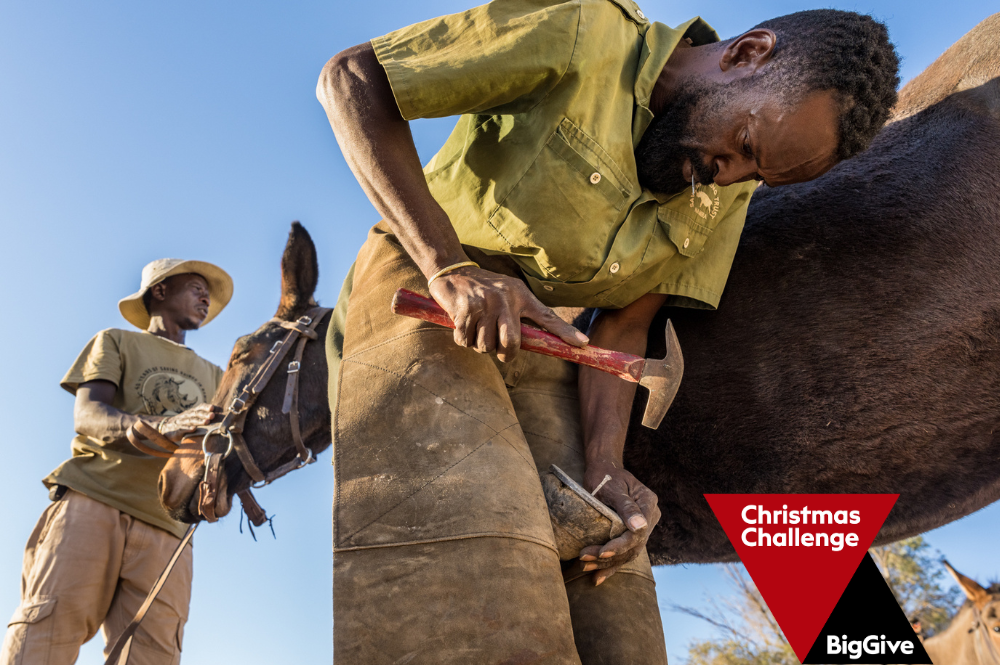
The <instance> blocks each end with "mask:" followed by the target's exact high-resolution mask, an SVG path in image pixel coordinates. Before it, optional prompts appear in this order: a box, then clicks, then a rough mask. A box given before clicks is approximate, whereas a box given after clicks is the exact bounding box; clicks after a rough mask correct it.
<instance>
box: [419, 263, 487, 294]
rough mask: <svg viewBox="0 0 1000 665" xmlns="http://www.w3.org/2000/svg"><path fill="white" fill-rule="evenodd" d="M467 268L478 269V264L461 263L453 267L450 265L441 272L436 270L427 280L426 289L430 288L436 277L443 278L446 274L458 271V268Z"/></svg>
mask: <svg viewBox="0 0 1000 665" xmlns="http://www.w3.org/2000/svg"><path fill="white" fill-rule="evenodd" d="M469 267H472V268H478V267H479V264H478V263H476V262H475V261H462V262H461V263H455V264H453V265H450V266H448V267H447V268H442V269H441V270H438V271H437V272H436V273H434V274H433V275H431V276H430V278H428V280H427V288H430V287H431V284H433V283H434V280H435V279H437V278H438V277H444V276H445V275H447V274H448V273H450V272H452V271H454V270H458V269H459V268H469Z"/></svg>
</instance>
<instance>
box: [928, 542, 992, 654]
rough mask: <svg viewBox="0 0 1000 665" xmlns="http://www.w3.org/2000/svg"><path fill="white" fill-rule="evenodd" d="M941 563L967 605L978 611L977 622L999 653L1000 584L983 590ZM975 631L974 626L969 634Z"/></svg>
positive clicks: (971, 580) (976, 627) (970, 579)
mask: <svg viewBox="0 0 1000 665" xmlns="http://www.w3.org/2000/svg"><path fill="white" fill-rule="evenodd" d="M942 563H943V564H944V567H945V569H946V570H947V571H948V572H949V573H951V576H952V577H954V578H955V581H956V582H958V585H959V586H960V587H961V588H962V592H963V593H965V597H966V598H968V599H969V603H970V604H971V605H972V606H973V607H975V608H976V609H977V610H978V611H979V618H978V621H980V622H982V624H983V627H985V628H986V632H987V633H988V634H989V636H990V641H991V642H993V648H994V649H995V650H996V652H997V653H1000V584H992V585H990V587H989V588H988V589H984V588H983V587H982V586H981V585H980V584H979V583H978V582H976V581H975V580H974V579H972V578H969V577H966V576H965V575H963V574H962V573H960V572H958V571H957V570H955V569H954V568H952V567H951V564H949V563H948V562H947V561H943V562H942ZM976 629H979V626H974V627H973V628H972V629H971V630H970V631H969V633H970V634H971V633H972V632H973V631H974V630H976Z"/></svg>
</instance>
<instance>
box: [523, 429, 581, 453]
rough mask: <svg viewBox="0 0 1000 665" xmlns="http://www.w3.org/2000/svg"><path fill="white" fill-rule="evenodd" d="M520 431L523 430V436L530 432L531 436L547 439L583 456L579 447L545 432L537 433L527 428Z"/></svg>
mask: <svg viewBox="0 0 1000 665" xmlns="http://www.w3.org/2000/svg"><path fill="white" fill-rule="evenodd" d="M521 431H522V432H524V435H525V436H527V435H529V434H530V435H531V436H537V437H538V438H539V439H546V440H548V441H552V442H553V443H557V444H559V445H560V446H562V447H563V448H565V449H566V450H572V451H573V452H575V453H579V455H580V457H583V451H582V450H580V449H579V448H575V447H573V446H571V445H569V444H567V443H565V442H564V441H563V440H562V439H557V438H555V437H553V436H546V435H545V434H539V433H538V432H531V431H529V430H521Z"/></svg>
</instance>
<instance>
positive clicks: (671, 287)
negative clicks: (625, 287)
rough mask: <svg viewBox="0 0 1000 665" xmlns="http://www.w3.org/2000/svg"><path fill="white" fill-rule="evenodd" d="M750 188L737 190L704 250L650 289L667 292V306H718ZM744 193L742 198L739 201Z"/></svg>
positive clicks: (736, 242) (745, 210) (699, 307)
mask: <svg viewBox="0 0 1000 665" xmlns="http://www.w3.org/2000/svg"><path fill="white" fill-rule="evenodd" d="M752 193H753V189H750V190H749V191H747V192H744V193H741V194H739V196H738V197H737V200H736V201H734V205H732V206H730V207H729V209H728V210H727V211H726V215H725V217H723V218H722V219H721V220H720V221H719V224H718V226H716V227H715V230H714V231H713V232H712V235H711V237H710V238H709V240H708V242H707V243H706V245H705V249H704V251H702V252H701V253H700V254H698V255H697V256H694V257H692V258H691V259H690V260H689V261H688V262H687V263H685V265H684V266H683V267H681V268H680V270H678V271H677V272H675V273H673V274H671V275H670V278H669V279H668V281H666V282H664V283H662V284H660V285H659V286H657V287H656V288H654V289H653V290H652V291H651V293H661V294H665V295H667V296H668V297H667V301H666V303H664V304H665V305H667V306H670V307H689V308H693V309H717V308H718V307H719V300H720V299H721V298H722V291H723V289H724V288H725V286H726V281H727V280H728V279H729V270H730V269H731V268H732V267H733V258H734V257H735V256H736V247H737V246H738V245H739V243H740V235H742V233H743V224H744V223H745V222H746V218H747V206H748V205H749V203H750V196H751V194H752ZM739 197H743V201H739Z"/></svg>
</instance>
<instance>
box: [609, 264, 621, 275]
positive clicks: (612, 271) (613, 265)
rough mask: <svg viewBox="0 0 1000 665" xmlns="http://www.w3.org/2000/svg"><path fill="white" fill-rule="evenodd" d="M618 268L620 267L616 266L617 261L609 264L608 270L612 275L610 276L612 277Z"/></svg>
mask: <svg viewBox="0 0 1000 665" xmlns="http://www.w3.org/2000/svg"><path fill="white" fill-rule="evenodd" d="M619 268H621V266H620V265H618V262H617V261H616V262H614V263H612V264H611V268H610V270H611V274H612V275H614V274H615V273H616V272H618V269H619Z"/></svg>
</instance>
